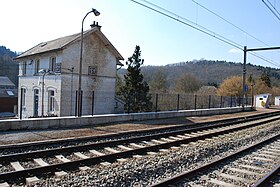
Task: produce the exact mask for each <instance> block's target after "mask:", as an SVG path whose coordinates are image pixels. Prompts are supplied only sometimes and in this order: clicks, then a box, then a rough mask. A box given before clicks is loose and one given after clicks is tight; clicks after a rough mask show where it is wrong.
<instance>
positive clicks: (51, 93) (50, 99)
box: [48, 90, 55, 112]
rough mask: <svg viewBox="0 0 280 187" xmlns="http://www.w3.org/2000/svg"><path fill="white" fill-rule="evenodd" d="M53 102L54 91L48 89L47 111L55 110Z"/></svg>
mask: <svg viewBox="0 0 280 187" xmlns="http://www.w3.org/2000/svg"><path fill="white" fill-rule="evenodd" d="M54 103H55V91H54V90H48V112H54V111H55V106H54Z"/></svg>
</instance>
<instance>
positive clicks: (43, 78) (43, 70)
mask: <svg viewBox="0 0 280 187" xmlns="http://www.w3.org/2000/svg"><path fill="white" fill-rule="evenodd" d="M39 73H42V74H43V76H42V117H43V116H44V93H45V89H44V88H45V76H46V74H49V75H51V74H54V73H53V72H52V71H51V70H49V69H40V70H39Z"/></svg>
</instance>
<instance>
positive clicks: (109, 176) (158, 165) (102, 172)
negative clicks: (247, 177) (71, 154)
mask: <svg viewBox="0 0 280 187" xmlns="http://www.w3.org/2000/svg"><path fill="white" fill-rule="evenodd" d="M279 122H280V121H277V122H272V123H269V124H267V125H263V126H258V127H254V128H251V129H250V130H248V129H247V130H242V131H238V132H236V133H231V134H228V135H224V136H219V138H214V139H209V140H205V141H200V142H196V143H189V144H187V146H181V147H180V149H176V150H175V149H169V150H170V151H169V152H159V153H157V154H156V155H146V156H143V157H142V158H128V159H127V161H126V162H114V163H112V164H111V165H109V166H103V165H101V164H99V165H95V166H91V169H90V170H88V171H84V172H81V171H72V172H69V173H68V174H67V175H66V176H63V177H60V178H56V177H51V178H49V179H46V180H42V181H41V182H40V183H38V184H36V186H136V187H137V186H149V185H151V184H153V183H155V182H158V181H161V180H163V179H165V178H169V177H171V176H174V175H176V174H179V173H181V172H183V171H188V170H191V169H193V168H195V167H198V166H199V165H202V164H205V163H207V162H209V161H210V160H215V159H218V158H219V157H220V156H225V155H227V154H229V153H230V152H232V151H235V150H237V149H240V148H242V147H244V146H247V145H248V144H253V143H254V142H256V141H259V140H261V139H263V138H265V137H268V136H272V135H274V134H276V133H278V132H279V131H280V126H279Z"/></svg>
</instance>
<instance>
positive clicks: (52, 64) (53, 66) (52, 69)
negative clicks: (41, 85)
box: [49, 57, 56, 72]
mask: <svg viewBox="0 0 280 187" xmlns="http://www.w3.org/2000/svg"><path fill="white" fill-rule="evenodd" d="M55 67H56V57H51V58H50V67H49V69H50V70H51V71H52V72H55Z"/></svg>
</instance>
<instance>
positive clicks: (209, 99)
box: [208, 95, 211, 109]
mask: <svg viewBox="0 0 280 187" xmlns="http://www.w3.org/2000/svg"><path fill="white" fill-rule="evenodd" d="M208 108H209V109H210V108H211V95H209V96H208Z"/></svg>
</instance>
